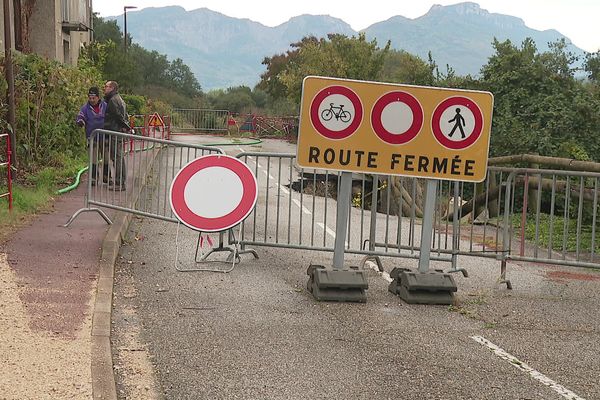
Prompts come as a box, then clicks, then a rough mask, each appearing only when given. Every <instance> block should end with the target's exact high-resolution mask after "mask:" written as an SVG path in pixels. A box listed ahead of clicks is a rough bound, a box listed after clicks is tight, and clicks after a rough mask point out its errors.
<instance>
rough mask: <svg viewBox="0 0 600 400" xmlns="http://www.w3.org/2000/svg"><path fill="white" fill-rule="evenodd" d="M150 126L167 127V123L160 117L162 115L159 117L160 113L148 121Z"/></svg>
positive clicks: (153, 115)
mask: <svg viewBox="0 0 600 400" xmlns="http://www.w3.org/2000/svg"><path fill="white" fill-rule="evenodd" d="M148 126H154V127H160V126H165V122H164V121H163V119H162V118H161V117H160V115H158V113H154V114H152V115H151V116H150V120H149V121H148Z"/></svg>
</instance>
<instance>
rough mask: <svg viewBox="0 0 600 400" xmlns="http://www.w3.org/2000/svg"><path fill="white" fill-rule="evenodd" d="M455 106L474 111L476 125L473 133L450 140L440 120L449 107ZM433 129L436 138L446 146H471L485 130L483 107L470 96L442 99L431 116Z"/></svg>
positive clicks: (455, 147)
mask: <svg viewBox="0 0 600 400" xmlns="http://www.w3.org/2000/svg"><path fill="white" fill-rule="evenodd" d="M453 106H463V107H466V108H468V109H469V111H471V112H472V113H473V118H474V119H475V126H474V127H473V131H472V132H471V134H470V135H469V136H468V137H466V138H465V139H463V140H456V141H454V140H450V139H449V138H447V137H446V135H445V134H444V132H442V128H441V126H440V122H441V121H440V120H441V118H442V114H443V113H444V111H446V110H447V109H448V108H450V107H453ZM431 129H432V130H433V135H434V136H435V138H436V140H437V141H438V142H439V143H440V144H441V145H442V146H444V147H447V148H449V149H453V150H462V149H466V148H467V147H469V146H471V145H472V144H473V143H475V142H476V141H477V139H479V136H481V132H483V113H482V112H481V109H480V108H479V106H478V105H477V103H475V102H474V101H473V100H471V99H469V98H468V97H462V96H456V97H449V98H447V99H446V100H444V101H442V102H441V103H440V104H438V106H437V107H436V108H435V110H434V112H433V116H432V117H431Z"/></svg>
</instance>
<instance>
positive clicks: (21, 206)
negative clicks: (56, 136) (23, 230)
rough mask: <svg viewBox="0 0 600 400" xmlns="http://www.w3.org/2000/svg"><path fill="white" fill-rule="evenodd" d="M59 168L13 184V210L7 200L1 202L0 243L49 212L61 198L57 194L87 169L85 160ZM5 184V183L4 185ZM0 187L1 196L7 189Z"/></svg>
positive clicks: (46, 169) (63, 163)
mask: <svg viewBox="0 0 600 400" xmlns="http://www.w3.org/2000/svg"><path fill="white" fill-rule="evenodd" d="M59 164H60V166H49V167H44V168H41V169H39V170H38V171H36V172H35V173H30V174H23V176H19V177H18V180H17V181H16V182H14V183H13V209H12V211H9V210H8V199H7V198H3V199H0V243H3V242H5V241H6V240H8V238H9V237H10V235H11V234H12V233H13V232H15V231H16V230H18V229H19V228H20V227H22V226H25V225H27V224H28V223H30V221H31V220H32V218H33V217H34V216H35V215H37V214H39V213H41V212H45V211H48V210H49V209H50V208H51V206H52V204H53V203H54V200H55V199H56V197H57V196H58V195H57V194H56V191H57V190H58V189H60V188H62V187H65V186H68V185H70V184H71V183H72V182H73V181H74V179H75V176H76V174H77V172H78V171H79V170H80V169H81V168H82V166H83V165H86V161H85V159H83V158H73V159H64V160H61V162H60V163H59ZM1 183H2V184H3V183H4V181H1ZM2 184H0V193H5V192H6V186H5V185H2Z"/></svg>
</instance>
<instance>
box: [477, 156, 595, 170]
mask: <svg viewBox="0 0 600 400" xmlns="http://www.w3.org/2000/svg"><path fill="white" fill-rule="evenodd" d="M517 163H529V164H540V165H543V166H546V167H554V168H563V169H567V170H571V171H587V172H600V163H595V162H592V161H579V160H574V159H571V158H559V157H547V156H538V155H535V154H518V155H514V156H503V157H492V158H490V159H489V160H488V165H502V164H517Z"/></svg>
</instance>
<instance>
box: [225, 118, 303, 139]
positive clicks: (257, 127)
mask: <svg viewBox="0 0 600 400" xmlns="http://www.w3.org/2000/svg"><path fill="white" fill-rule="evenodd" d="M227 125H228V126H229V127H233V126H236V127H237V128H238V131H239V132H250V133H255V134H257V135H258V136H269V135H277V136H279V135H294V134H296V133H297V130H298V117H295V116H289V117H272V116H265V115H256V114H245V115H244V114H239V115H238V114H235V113H230V114H229V115H228V118H227Z"/></svg>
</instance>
